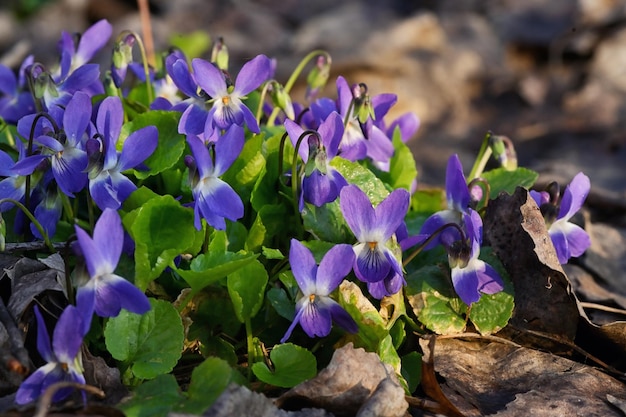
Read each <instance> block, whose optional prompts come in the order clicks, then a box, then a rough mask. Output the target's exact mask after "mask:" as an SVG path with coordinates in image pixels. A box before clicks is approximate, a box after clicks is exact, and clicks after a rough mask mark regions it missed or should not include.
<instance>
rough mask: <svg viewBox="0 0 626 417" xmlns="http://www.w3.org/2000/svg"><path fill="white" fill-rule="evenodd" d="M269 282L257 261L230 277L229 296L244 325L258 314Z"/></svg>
mask: <svg viewBox="0 0 626 417" xmlns="http://www.w3.org/2000/svg"><path fill="white" fill-rule="evenodd" d="M267 281H268V275H267V271H266V270H265V267H264V266H263V264H262V263H261V262H259V261H258V260H256V259H255V260H254V262H252V263H249V264H247V265H245V266H244V267H242V268H240V269H238V270H237V271H235V272H233V273H232V274H229V275H228V280H227V286H228V294H229V295H230V299H231V300H232V302H233V307H234V308H235V314H236V315H237V318H238V319H239V321H240V322H242V323H244V322H245V321H246V320H249V319H251V318H252V317H254V316H255V315H256V313H258V311H259V309H260V308H261V306H262V305H263V300H264V298H265V287H266V286H267Z"/></svg>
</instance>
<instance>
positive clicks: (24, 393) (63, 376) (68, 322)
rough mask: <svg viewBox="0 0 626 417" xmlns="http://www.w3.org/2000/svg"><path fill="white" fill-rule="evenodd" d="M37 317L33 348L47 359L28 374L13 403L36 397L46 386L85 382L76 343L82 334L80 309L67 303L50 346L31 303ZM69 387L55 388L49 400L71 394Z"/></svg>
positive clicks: (81, 339) (63, 397) (78, 344)
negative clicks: (35, 346) (35, 339)
mask: <svg viewBox="0 0 626 417" xmlns="http://www.w3.org/2000/svg"><path fill="white" fill-rule="evenodd" d="M35 316H36V317H37V350H38V351H39V353H40V354H41V357H42V358H43V359H44V360H45V361H46V362H47V364H45V365H43V366H42V367H40V368H39V369H37V370H36V371H35V372H34V373H33V374H31V375H30V376H29V377H28V378H27V379H26V380H25V381H24V382H22V384H21V385H20V387H19V389H18V390H17V394H16V395H15V402H16V403H17V404H28V403H30V402H32V401H34V400H36V399H37V398H39V397H40V396H41V395H42V394H43V393H44V391H45V390H46V388H48V387H49V386H50V385H52V384H54V383H57V382H62V381H68V382H76V383H79V384H84V383H85V377H84V376H83V370H82V366H81V360H80V346H81V344H82V343H83V337H84V335H85V330H84V329H85V325H84V322H83V317H82V316H81V314H80V311H78V309H76V307H74V306H71V305H70V306H67V307H65V310H63V313H61V316H60V317H59V321H58V322H57V324H56V327H55V328H54V333H53V335H52V345H51V344H50V336H49V335H48V330H47V329H46V324H45V323H44V320H43V317H42V316H41V313H40V312H39V308H38V307H37V306H35ZM72 390H73V388H63V389H60V390H58V391H57V392H56V393H55V394H54V397H52V400H53V401H55V402H57V401H61V400H63V399H65V398H66V397H67V396H68V395H70V394H71V392H72Z"/></svg>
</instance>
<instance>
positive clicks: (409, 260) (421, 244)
mask: <svg viewBox="0 0 626 417" xmlns="http://www.w3.org/2000/svg"><path fill="white" fill-rule="evenodd" d="M448 227H452V228H454V229H456V230H457V231H458V232H459V234H460V235H461V239H462V240H465V232H464V231H463V229H462V228H461V226H459V225H458V224H456V223H446V224H444V225H443V226H441V227H440V228H439V229H437V230H435V231H434V232H433V233H432V234H431V235H430V236H428V238H426V240H424V241H423V242H421V243H420V244H419V246H418V247H417V248H416V249H415V250H414V251H413V252H411V254H410V255H409V256H407V257H406V258H404V260H403V261H402V266H407V265H408V264H409V262H411V261H412V260H413V258H415V257H416V256H417V255H418V254H419V253H420V252H421V251H422V250H424V248H425V247H426V245H428V244H429V243H430V242H432V240H433V239H434V238H435V237H436V236H437V235H438V234H440V233H441V232H443V231H444V230H445V229H447V228H448Z"/></svg>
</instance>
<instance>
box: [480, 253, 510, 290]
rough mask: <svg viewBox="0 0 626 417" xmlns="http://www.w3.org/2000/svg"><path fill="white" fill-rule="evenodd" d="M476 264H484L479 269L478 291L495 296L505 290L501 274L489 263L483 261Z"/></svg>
mask: <svg viewBox="0 0 626 417" xmlns="http://www.w3.org/2000/svg"><path fill="white" fill-rule="evenodd" d="M474 262H478V263H482V265H483V266H482V267H478V268H477V269H478V271H479V272H478V291H480V292H481V293H484V294H495V293H498V292H500V291H502V290H503V289H504V283H503V282H502V278H501V277H500V274H498V272H497V271H496V270H495V269H494V268H493V267H492V266H491V265H489V264H488V263H485V262H483V261H481V260H477V261H474Z"/></svg>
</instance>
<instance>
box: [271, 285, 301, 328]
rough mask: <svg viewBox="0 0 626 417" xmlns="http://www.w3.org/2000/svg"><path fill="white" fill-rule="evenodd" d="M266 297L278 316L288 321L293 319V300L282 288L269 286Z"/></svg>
mask: <svg viewBox="0 0 626 417" xmlns="http://www.w3.org/2000/svg"><path fill="white" fill-rule="evenodd" d="M267 299H268V300H269V302H270V304H271V305H272V307H274V310H276V312H277V313H278V315H279V316H281V317H283V318H286V319H287V320H290V321H291V320H293V317H294V315H295V314H296V313H295V307H294V305H293V301H292V300H291V299H290V298H289V296H288V295H287V292H286V291H285V290H284V289H282V288H270V289H269V291H268V292H267Z"/></svg>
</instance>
